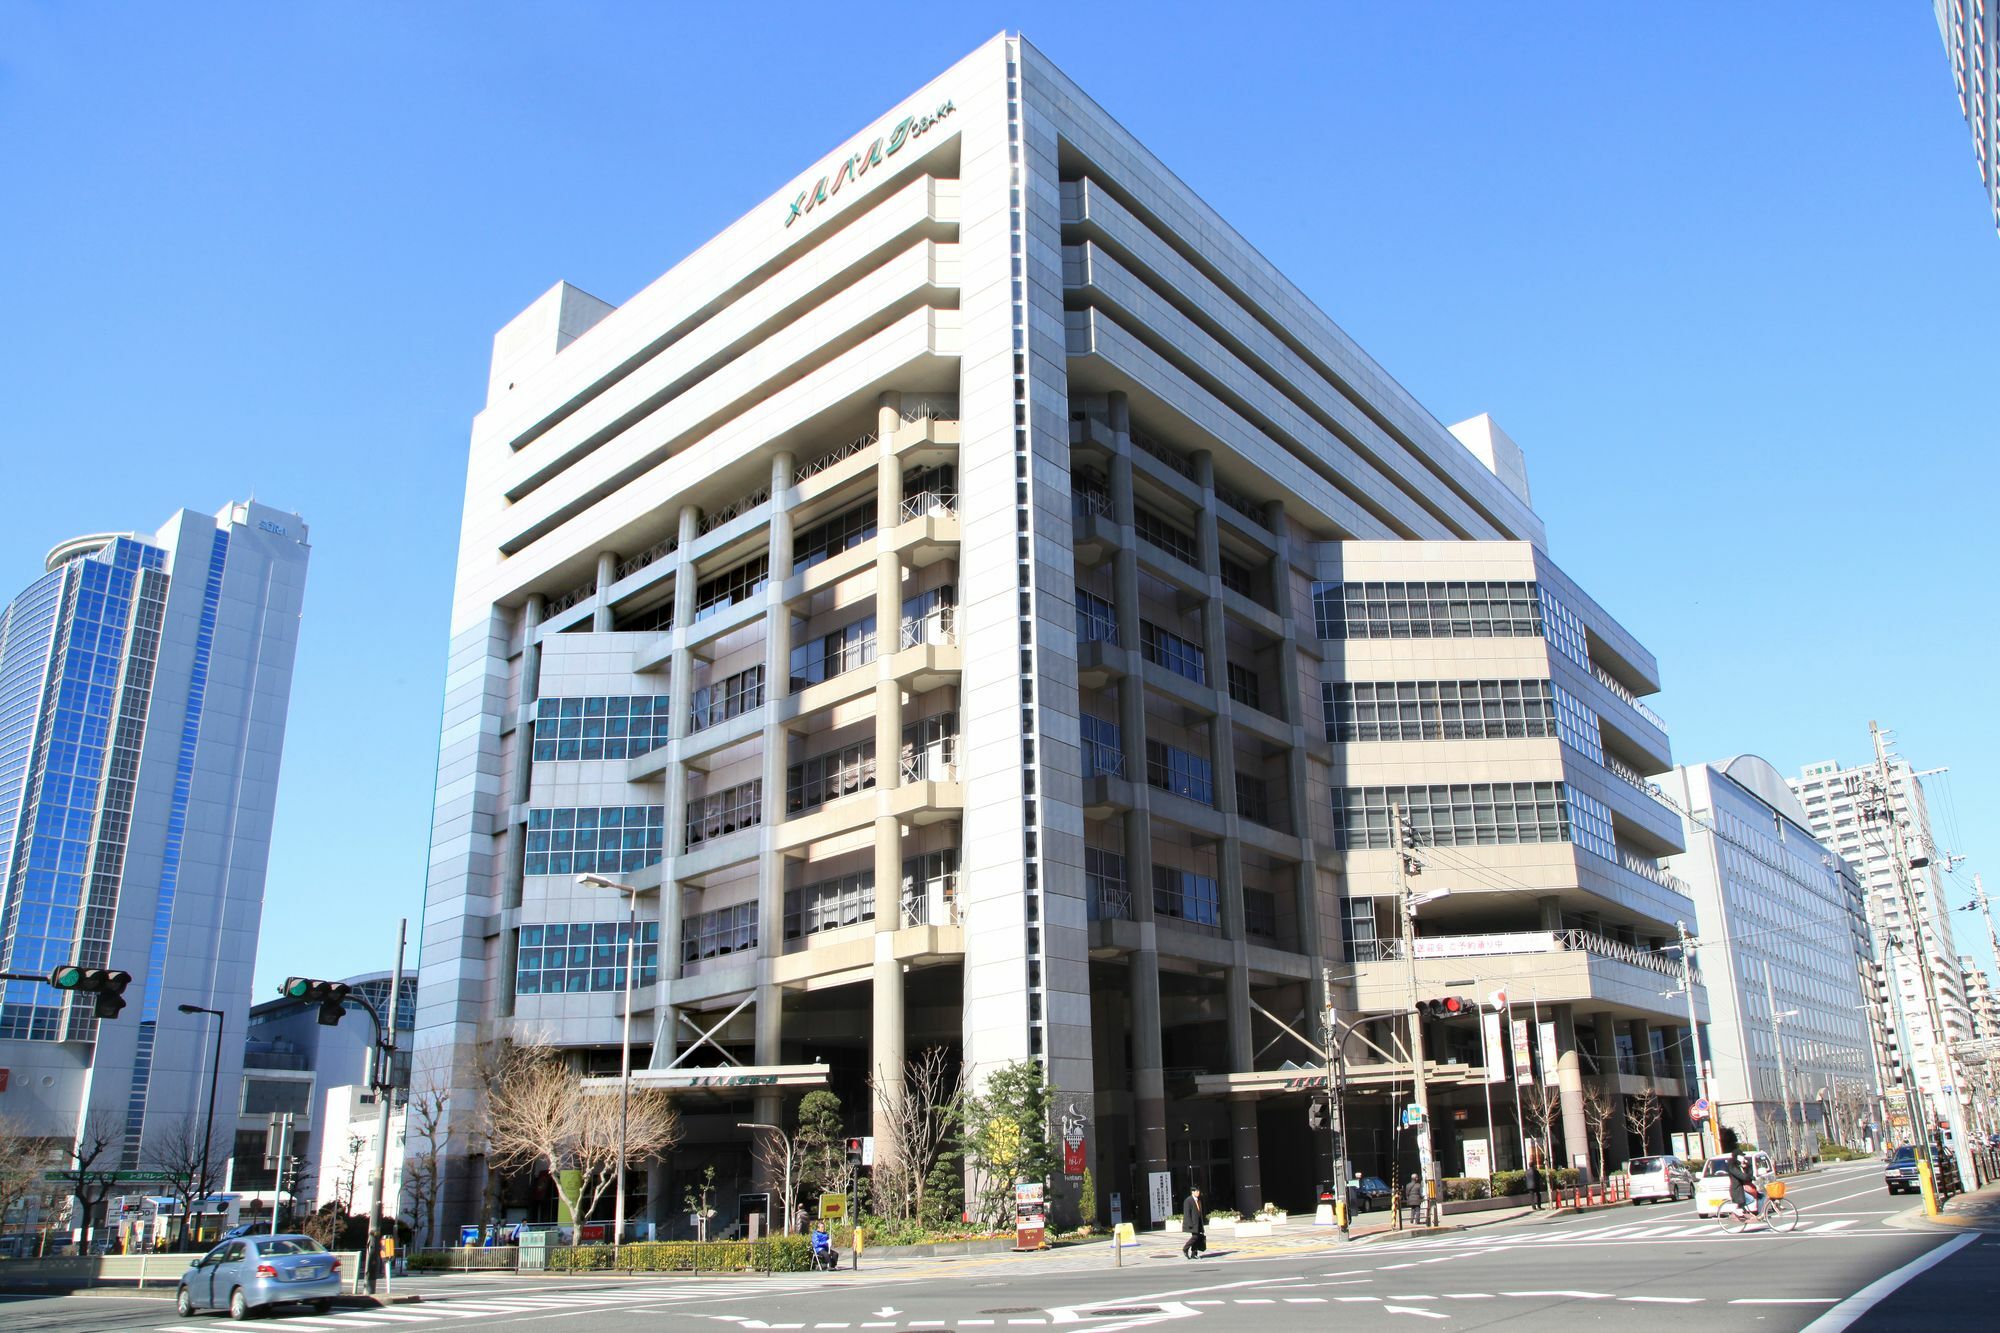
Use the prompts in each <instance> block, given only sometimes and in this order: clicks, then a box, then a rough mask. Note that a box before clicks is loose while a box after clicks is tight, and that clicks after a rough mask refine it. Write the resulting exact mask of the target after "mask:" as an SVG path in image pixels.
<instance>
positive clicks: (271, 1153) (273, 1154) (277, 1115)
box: [264, 1111, 292, 1236]
mask: <svg viewBox="0 0 2000 1333" xmlns="http://www.w3.org/2000/svg"><path fill="white" fill-rule="evenodd" d="M264 1143H265V1151H264V1165H266V1166H268V1167H271V1168H273V1170H274V1171H275V1173H276V1174H275V1177H274V1179H273V1182H272V1189H271V1234H272V1235H274V1236H275V1235H277V1234H278V1213H279V1211H280V1210H281V1209H282V1208H283V1207H284V1202H285V1173H286V1163H288V1162H289V1161H290V1160H291V1157H292V1112H290V1111H273V1112H271V1127H270V1128H269V1129H267V1130H265V1131H264Z"/></svg>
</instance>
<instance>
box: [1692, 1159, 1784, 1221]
mask: <svg viewBox="0 0 2000 1333" xmlns="http://www.w3.org/2000/svg"><path fill="white" fill-rule="evenodd" d="M1743 1157H1744V1160H1746V1161H1747V1162H1749V1163H1750V1169H1751V1171H1752V1172H1754V1173H1755V1175H1756V1177H1757V1183H1758V1184H1760V1185H1761V1184H1763V1182H1765V1181H1767V1180H1769V1179H1771V1178H1772V1177H1773V1176H1775V1175H1777V1169H1776V1168H1775V1167H1773V1166H1772V1165H1771V1154H1769V1153H1767V1152H1762V1151H1759V1152H1747V1153H1744V1154H1743ZM1728 1161H1729V1159H1728V1158H1727V1157H1711V1158H1709V1159H1708V1165H1707V1166H1704V1167H1703V1168H1702V1170H1701V1179H1700V1180H1698V1181H1696V1182H1695V1191H1694V1215H1695V1216H1696V1217H1714V1216H1715V1215H1716V1214H1717V1213H1720V1212H1721V1211H1722V1205H1723V1204H1725V1203H1728V1202H1729V1172H1728V1171H1726V1170H1724V1169H1723V1168H1724V1166H1725V1164H1726V1163H1727V1162H1728Z"/></svg>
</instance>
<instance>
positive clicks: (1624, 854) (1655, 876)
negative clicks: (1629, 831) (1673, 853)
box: [1618, 847, 1694, 898]
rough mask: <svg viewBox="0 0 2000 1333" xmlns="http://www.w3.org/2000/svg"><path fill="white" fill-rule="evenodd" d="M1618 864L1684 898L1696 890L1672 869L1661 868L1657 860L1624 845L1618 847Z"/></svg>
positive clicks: (1690, 896)
mask: <svg viewBox="0 0 2000 1333" xmlns="http://www.w3.org/2000/svg"><path fill="white" fill-rule="evenodd" d="M1618 864H1620V865H1622V866H1624V867H1625V868H1626V869H1627V870H1629V871H1631V872H1632V873H1633V874H1635V875H1639V876H1642V877H1643V878H1646V879H1650V880H1651V881H1653V883H1655V884H1657V885H1659V886H1660V887H1661V888H1663V889H1667V890H1669V891H1671V892H1674V893H1678V894H1680V895H1681V896H1682V897H1683V898H1692V897H1694V890H1693V889H1690V888H1689V887H1688V885H1687V881H1686V880H1683V879H1682V878H1681V877H1680V876H1678V875H1675V874H1673V873H1672V872H1670V871H1667V870H1663V869H1661V868H1660V866H1659V864H1658V863H1657V862H1653V861H1648V860H1647V859H1646V858H1645V857H1643V856H1640V855H1639V854H1638V853H1637V852H1628V851H1626V850H1625V849H1624V848H1623V847H1620V848H1619V849H1618Z"/></svg>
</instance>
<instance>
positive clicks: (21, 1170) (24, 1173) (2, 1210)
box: [0, 1116, 62, 1228]
mask: <svg viewBox="0 0 2000 1333" xmlns="http://www.w3.org/2000/svg"><path fill="white" fill-rule="evenodd" d="M61 1154H62V1145H61V1142H60V1141H59V1140H56V1139H47V1138H35V1137H32V1136H31V1135H29V1134H28V1133H27V1131H26V1129H25V1128H24V1127H23V1126H22V1125H21V1123H20V1122H19V1121H17V1120H15V1119H13V1118H12V1117H10V1116H0V1228H4V1227H5V1226H6V1224H7V1219H8V1217H9V1215H11V1214H12V1213H13V1211H14V1209H16V1208H17V1207H19V1206H20V1205H21V1204H23V1203H25V1202H26V1201H27V1200H29V1199H32V1198H35V1197H37V1196H46V1195H47V1194H48V1188H47V1186H46V1184H45V1183H44V1182H43V1180H42V1172H43V1171H45V1170H47V1169H49V1168H50V1167H53V1166H55V1165H56V1164H57V1163H58V1162H59V1161H60V1160H61Z"/></svg>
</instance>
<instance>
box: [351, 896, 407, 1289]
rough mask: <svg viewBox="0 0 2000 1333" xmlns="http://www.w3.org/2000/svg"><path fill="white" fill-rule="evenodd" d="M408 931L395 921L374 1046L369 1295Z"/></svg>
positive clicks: (378, 1237)
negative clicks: (385, 1009) (384, 1011)
mask: <svg viewBox="0 0 2000 1333" xmlns="http://www.w3.org/2000/svg"><path fill="white" fill-rule="evenodd" d="M409 933H410V919H409V918H408V917H404V918H403V919H402V920H400V921H398V922H397V923H396V970H395V971H394V972H392V973H390V975H389V1019H388V1022H386V1023H384V1024H383V1025H382V1032H381V1035H380V1037H379V1038H378V1040H377V1042H376V1048H375V1079H374V1083H375V1183H374V1185H373V1186H372V1187H371V1188H370V1190H369V1191H368V1246H367V1248H366V1249H364V1250H363V1251H362V1252H361V1271H362V1272H363V1273H364V1274H366V1280H367V1284H368V1294H369V1295H371V1296H372V1295H374V1294H375V1278H376V1275H377V1270H378V1269H380V1268H381V1266H382V1186H383V1184H384V1179H385V1177H387V1175H388V1174H389V1108H390V1104H391V1103H392V1102H394V1101H395V1099H396V1010H397V1008H398V1007H399V1006H400V1005H401V1003H402V999H403V945H404V943H405V942H406V941H407V939H408V937H409Z"/></svg>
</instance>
